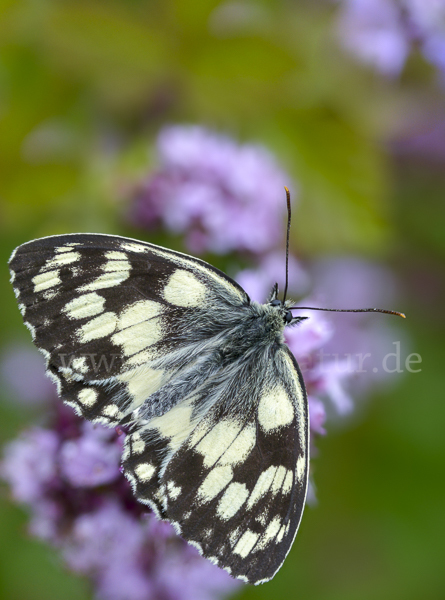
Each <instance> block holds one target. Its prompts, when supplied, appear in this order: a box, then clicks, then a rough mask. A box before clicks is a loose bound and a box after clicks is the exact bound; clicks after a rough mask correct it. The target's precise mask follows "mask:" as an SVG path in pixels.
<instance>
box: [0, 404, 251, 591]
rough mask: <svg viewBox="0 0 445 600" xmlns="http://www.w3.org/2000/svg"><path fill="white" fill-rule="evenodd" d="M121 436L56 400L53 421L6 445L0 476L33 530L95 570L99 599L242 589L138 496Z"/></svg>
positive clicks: (83, 570)
mask: <svg viewBox="0 0 445 600" xmlns="http://www.w3.org/2000/svg"><path fill="white" fill-rule="evenodd" d="M122 438H123V436H118V435H117V434H116V432H114V431H112V430H110V429H108V428H105V427H102V426H101V425H92V424H91V423H87V422H85V421H83V420H82V419H80V418H79V417H77V416H76V415H75V414H74V413H73V412H72V411H71V410H70V409H67V408H66V407H64V406H63V405H62V404H59V401H58V403H57V404H56V405H55V419H54V422H53V423H52V427H51V428H50V429H49V428H48V429H43V428H38V427H35V428H33V429H29V430H28V431H25V432H24V433H22V435H21V436H20V437H19V438H18V439H16V440H13V441H12V442H9V444H7V445H6V447H5V450H4V458H3V461H2V465H1V476H2V478H3V479H4V480H6V481H7V482H8V483H9V485H10V487H11V490H12V494H13V496H14V498H15V499H16V500H17V501H19V502H21V503H22V504H24V505H25V506H27V508H28V509H29V511H30V513H31V521H30V525H29V530H30V532H31V533H32V535H34V536H36V537H38V538H41V539H44V540H46V541H47V542H48V543H50V544H52V545H53V546H55V547H56V548H57V549H58V550H59V551H60V552H61V553H62V555H63V557H64V560H65V562H66V564H67V565H68V566H69V568H70V569H72V570H73V571H75V572H76V573H79V574H81V575H83V576H86V577H88V578H90V579H91V581H92V582H93V583H94V587H95V590H96V597H97V598H98V599H100V600H146V599H147V598H153V600H164V599H165V598H175V600H189V599H190V600H192V599H193V600H195V599H202V600H215V599H217V598H221V597H223V596H225V595H227V594H228V593H230V592H232V591H234V590H236V589H238V587H239V586H240V585H241V584H240V582H239V581H235V580H234V579H232V578H231V577H230V576H229V575H228V574H227V573H226V572H225V571H222V570H221V569H218V567H215V566H214V565H212V564H211V563H209V562H208V561H207V560H205V559H204V558H202V557H201V556H200V555H199V554H198V552H197V550H196V549H195V548H192V547H191V546H189V545H188V544H187V543H186V542H184V541H183V540H182V539H181V538H179V537H178V536H177V535H176V533H175V531H174V529H173V527H172V526H171V525H170V524H168V523H165V522H160V521H158V520H157V519H156V518H155V517H154V515H153V514H151V513H150V511H148V510H147V509H145V508H144V507H143V506H142V505H141V504H139V503H138V502H137V501H136V499H135V498H134V496H133V494H132V492H131V489H130V486H129V484H128V482H127V481H126V480H125V479H124V477H123V476H122V475H121V473H120V470H119V463H120V455H121V451H122V445H123V443H122V442H123V439H122Z"/></svg>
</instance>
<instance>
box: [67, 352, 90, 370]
mask: <svg viewBox="0 0 445 600" xmlns="http://www.w3.org/2000/svg"><path fill="white" fill-rule="evenodd" d="M71 365H72V367H73V369H74V370H75V371H79V373H87V372H88V365H87V357H86V356H80V357H78V358H73V362H72V363H71Z"/></svg>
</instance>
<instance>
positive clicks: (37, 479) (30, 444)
mask: <svg viewBox="0 0 445 600" xmlns="http://www.w3.org/2000/svg"><path fill="white" fill-rule="evenodd" d="M58 446H59V438H58V436H57V434H56V432H54V431H51V430H48V429H40V428H37V427H35V428H33V429H29V430H28V431H27V432H25V433H23V434H22V435H21V436H20V437H19V438H18V439H16V440H14V441H12V442H10V443H9V444H8V445H7V446H6V449H5V456H4V461H3V464H2V471H1V474H2V477H3V478H4V479H5V480H6V481H8V483H9V485H10V486H11V490H12V494H13V496H14V498H15V499H16V500H18V501H19V502H25V503H30V504H31V503H33V502H36V501H37V500H40V499H41V498H42V497H43V496H44V495H45V494H46V490H47V489H48V488H50V487H51V485H52V482H53V480H54V479H55V477H56V474H57V467H56V455H57V450H58Z"/></svg>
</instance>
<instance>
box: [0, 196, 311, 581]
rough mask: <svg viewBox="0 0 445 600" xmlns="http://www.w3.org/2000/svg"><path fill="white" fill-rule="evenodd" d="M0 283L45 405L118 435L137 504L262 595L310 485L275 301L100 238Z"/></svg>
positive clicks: (30, 249)
mask: <svg viewBox="0 0 445 600" xmlns="http://www.w3.org/2000/svg"><path fill="white" fill-rule="evenodd" d="M286 191H287V190H286ZM288 208H289V214H290V204H289V197H288ZM289 222H290V219H289ZM288 231H289V224H288ZM10 269H11V276H12V277H11V281H12V284H13V286H14V291H15V294H16V296H17V299H18V302H19V308H20V311H21V313H22V315H23V319H24V322H25V325H26V326H27V327H28V328H29V330H30V331H31V334H32V337H33V340H34V343H35V344H36V346H37V347H38V348H39V349H40V351H41V352H42V353H43V354H44V356H45V358H46V361H47V372H48V374H49V376H50V377H51V378H52V379H53V380H54V382H55V383H56V384H57V389H58V392H59V395H60V396H61V397H62V399H63V400H64V401H65V403H66V404H68V405H70V406H72V407H73V409H74V410H75V411H76V413H77V414H79V415H82V416H83V417H85V418H86V419H89V420H90V421H93V422H97V423H103V424H105V425H109V426H112V427H116V426H118V425H125V426H126V428H128V435H127V436H126V441H125V448H124V453H123V469H124V473H125V475H126V477H127V478H128V479H129V481H130V483H131V485H132V487H133V491H134V494H135V496H136V497H137V499H138V500H139V501H140V502H142V503H144V504H146V505H147V506H149V507H150V508H151V509H152V510H153V511H154V512H155V513H156V515H157V516H158V517H159V518H161V519H166V520H168V521H170V522H171V523H172V524H173V525H174V527H175V529H176V531H177V532H178V533H179V534H180V535H181V536H182V537H183V538H185V539H186V540H187V541H188V542H189V543H190V544H192V545H194V546H196V547H197V548H198V549H199V551H200V552H201V553H202V554H203V555H204V556H205V557H206V558H208V559H209V560H211V561H212V562H213V563H215V564H217V565H219V566H220V567H222V568H224V569H226V570H227V571H228V572H229V573H230V574H231V575H232V576H233V577H237V578H239V579H242V580H243V581H246V582H249V583H254V584H257V583H262V582H265V581H268V580H269V579H271V578H272V577H273V576H274V575H275V573H276V572H277V570H278V569H279V568H280V567H281V565H282V563H283V561H284V559H285V557H286V555H287V553H288V552H289V549H290V548H291V545H292V542H293V540H294V538H295V535H296V533H297V530H298V526H299V524H300V520H301V516H302V513H303V508H304V504H305V499H306V491H307V485H308V470H309V422H308V405H307V398H306V392H305V387H304V383H303V379H302V376H301V373H300V370H299V367H298V364H297V362H296V360H295V358H294V357H293V355H292V354H291V352H290V350H289V349H288V347H287V346H286V345H285V343H284V340H283V330H284V328H285V326H286V325H294V324H297V323H298V322H300V321H301V320H303V318H304V317H293V315H292V313H291V312H290V309H291V308H292V307H291V302H290V301H285V300H284V301H281V300H278V298H277V293H278V288H277V286H276V285H275V287H274V288H273V291H272V294H271V297H270V298H269V301H268V302H267V303H266V304H258V303H257V302H253V301H251V300H250V299H249V296H248V295H247V294H246V292H245V291H244V290H243V289H242V288H241V287H240V286H239V285H238V284H237V283H236V282H235V281H233V280H232V279H231V278H230V277H228V276H227V275H225V274H224V273H222V272H221V271H219V270H218V269H216V268H214V267H212V266H211V265H209V264H207V263H205V262H204V261H202V260H199V259H197V258H193V257H191V256H187V255H185V254H181V253H179V252H174V251H172V250H167V249H165V248H161V247H159V246H155V245H153V244H149V243H145V242H140V241H137V240H133V239H128V238H124V237H118V236H113V235H100V234H70V235H56V236H51V237H46V238H42V239H38V240H33V241H31V242H28V243H26V244H23V245H22V246H20V247H18V248H17V249H16V250H15V251H14V252H13V254H12V256H11V259H10ZM286 288H287V284H286ZM285 295H286V292H285Z"/></svg>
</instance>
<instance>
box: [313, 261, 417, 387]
mask: <svg viewBox="0 0 445 600" xmlns="http://www.w3.org/2000/svg"><path fill="white" fill-rule="evenodd" d="M312 274H313V284H314V291H313V294H314V296H315V297H316V298H317V302H318V304H319V305H324V306H328V307H329V308H367V307H376V308H390V309H391V308H393V306H394V302H395V298H396V285H395V280H394V276H393V275H392V273H391V272H390V270H389V269H387V268H385V267H384V266H382V265H379V264H378V263H373V262H369V261H366V260H364V259H359V258H353V257H338V258H330V259H325V260H322V261H319V262H318V263H316V264H315V265H314V266H313V268H312ZM332 323H333V324H334V327H335V332H336V334H335V335H333V336H332V337H331V338H330V339H329V340H327V341H326V344H325V345H324V346H323V351H324V353H325V361H329V360H332V359H335V360H339V361H340V362H341V361H342V360H343V358H344V359H348V360H350V361H351V364H352V368H353V371H354V377H352V378H351V380H350V382H349V387H350V390H351V394H352V395H353V396H354V397H356V398H359V397H361V396H362V395H363V394H366V393H367V391H368V390H369V389H370V388H373V387H375V386H376V385H377V384H378V383H379V382H385V384H387V383H388V382H389V381H390V379H391V373H389V372H388V371H386V370H385V369H384V368H383V367H384V359H385V356H386V355H387V354H388V353H393V352H394V342H399V341H400V342H401V346H402V351H403V353H406V348H407V346H408V343H407V340H406V339H405V338H404V336H403V332H402V331H401V330H400V328H399V327H398V323H397V320H396V319H395V317H384V316H383V315H377V314H370V313H336V314H335V315H334V316H332ZM402 359H403V356H402Z"/></svg>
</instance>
